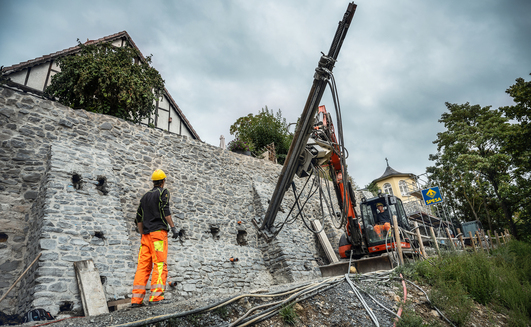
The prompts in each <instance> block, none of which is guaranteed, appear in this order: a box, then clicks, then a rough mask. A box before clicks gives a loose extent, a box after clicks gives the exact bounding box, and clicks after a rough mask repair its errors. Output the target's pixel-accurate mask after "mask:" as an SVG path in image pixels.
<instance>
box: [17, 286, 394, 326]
mask: <svg viewBox="0 0 531 327" xmlns="http://www.w3.org/2000/svg"><path fill="white" fill-rule="evenodd" d="M324 280H325V279H321V280H318V281H317V282H319V281H324ZM354 283H355V284H356V285H357V286H358V287H360V288H361V289H364V290H367V291H368V292H369V293H370V294H371V295H372V296H373V297H374V298H375V299H376V300H377V301H378V302H380V303H381V304H383V305H384V306H385V307H387V308H388V309H390V310H392V311H393V312H396V311H397V305H396V302H395V300H396V298H397V297H398V296H397V295H396V293H395V290H394V289H395V288H394V287H393V285H392V283H391V282H375V281H363V280H359V281H356V279H354ZM395 284H396V283H395ZM301 285H303V284H301V283H299V284H289V285H278V286H275V287H271V288H270V289H268V290H267V291H268V292H270V293H278V292H283V291H285V290H287V289H290V288H295V287H298V286H301ZM256 294H262V293H256ZM361 294H362V296H363V298H364V299H365V301H366V303H367V305H368V306H369V307H370V308H371V309H372V312H374V314H375V315H376V317H377V319H378V321H379V324H380V326H392V325H393V318H394V316H392V315H391V314H390V313H388V312H387V311H385V310H384V309H382V308H381V307H380V306H379V305H377V304H376V303H374V301H373V300H372V299H370V298H369V297H368V296H367V295H366V294H364V293H363V292H361ZM288 296H289V295H284V296H280V297H268V298H264V297H245V298H241V299H238V300H236V301H234V302H232V303H230V304H228V305H225V306H223V307H222V308H219V309H215V310H211V311H207V312H203V313H199V314H189V315H186V316H183V317H179V318H172V319H166V320H164V321H161V322H158V323H151V324H147V323H148V321H145V322H143V323H138V325H144V326H160V327H165V326H168V327H170V326H176V327H177V326H179V327H198V326H228V325H229V324H230V323H231V322H233V321H235V320H236V319H238V318H239V317H241V316H243V315H244V314H245V313H246V312H247V311H248V310H249V309H251V308H253V307H256V306H261V305H264V304H267V303H271V302H276V301H279V300H285V299H286V298H287V297H288ZM220 301H221V299H219V298H208V299H206V298H202V299H194V300H188V301H183V302H169V303H166V304H159V305H156V306H144V307H139V308H126V309H122V310H118V311H115V312H112V313H109V314H105V315H100V316H95V317H83V318H70V319H65V320H63V321H58V322H55V323H52V324H50V325H47V326H53V327H66V326H69V327H70V326H86V325H90V326H93V327H104V326H105V327H108V326H116V325H120V324H126V323H131V322H135V321H141V320H144V319H149V318H155V317H159V316H162V315H169V314H175V313H184V312H188V311H191V310H194V309H197V308H201V307H204V306H208V305H211V304H213V303H217V302H220ZM294 310H295V312H296V313H297V316H298V323H297V324H296V325H297V326H308V327H310V326H315V327H317V326H319V327H320V326H375V324H374V323H373V322H372V320H371V319H370V317H369V314H368V313H367V311H366V310H365V309H364V307H363V305H362V303H361V302H360V300H359V299H358V298H357V296H356V294H355V293H354V291H353V290H352V288H351V287H350V285H349V284H348V283H347V282H346V280H345V279H344V278H343V279H341V280H340V281H338V282H337V283H336V285H335V286H333V287H331V288H329V289H328V290H325V291H319V292H316V293H312V296H311V297H309V298H307V299H305V300H302V301H300V302H298V303H297V304H295V305H294ZM259 312H260V310H257V311H255V312H252V313H251V314H250V316H252V315H254V314H256V313H259ZM42 323H45V322H36V323H26V324H23V325H20V326H36V325H39V324H42ZM283 325H284V323H283V321H282V320H281V318H280V317H279V315H278V314H276V315H274V316H273V317H271V318H269V319H267V320H264V321H261V322H258V323H255V324H254V325H253V326H261V327H265V326H283Z"/></svg>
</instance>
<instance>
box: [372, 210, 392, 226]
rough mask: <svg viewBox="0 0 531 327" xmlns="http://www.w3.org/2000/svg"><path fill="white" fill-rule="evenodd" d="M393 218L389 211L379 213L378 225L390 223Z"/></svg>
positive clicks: (377, 216)
mask: <svg viewBox="0 0 531 327" xmlns="http://www.w3.org/2000/svg"><path fill="white" fill-rule="evenodd" d="M390 222H391V217H390V216H389V212H388V211H387V210H384V212H380V211H378V212H377V213H376V223H379V224H383V223H390Z"/></svg>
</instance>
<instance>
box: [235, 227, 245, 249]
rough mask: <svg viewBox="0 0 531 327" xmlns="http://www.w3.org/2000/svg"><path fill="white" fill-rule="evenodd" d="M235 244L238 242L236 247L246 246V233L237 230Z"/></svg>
mask: <svg viewBox="0 0 531 327" xmlns="http://www.w3.org/2000/svg"><path fill="white" fill-rule="evenodd" d="M236 242H238V245H242V246H243V245H247V232H246V231H244V230H239V231H238V235H236Z"/></svg>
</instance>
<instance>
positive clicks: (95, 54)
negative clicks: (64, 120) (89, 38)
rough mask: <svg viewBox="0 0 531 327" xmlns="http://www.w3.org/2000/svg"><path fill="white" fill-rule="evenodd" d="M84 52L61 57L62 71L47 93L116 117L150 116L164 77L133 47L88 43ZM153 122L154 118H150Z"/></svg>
mask: <svg viewBox="0 0 531 327" xmlns="http://www.w3.org/2000/svg"><path fill="white" fill-rule="evenodd" d="M78 45H79V47H80V52H78V53H76V54H75V55H71V56H65V57H62V58H60V59H58V64H59V66H60V67H61V72H59V73H57V74H56V75H54V76H53V77H52V82H51V84H50V86H48V87H47V88H46V90H45V94H47V95H48V96H51V97H55V98H57V99H58V101H59V102H61V103H62V104H64V105H66V106H70V107H72V108H74V109H85V110H87V111H92V112H97V113H101V114H107V115H112V116H116V117H119V118H122V119H126V120H132V121H133V122H135V123H138V122H140V121H141V120H142V119H143V118H146V117H150V115H151V114H152V113H153V112H154V110H155V104H154V102H155V100H156V99H158V98H159V97H160V96H161V94H162V92H163V90H164V80H163V79H162V77H161V76H160V74H159V72H158V71H157V70H156V69H155V68H153V67H151V66H150V63H151V56H148V57H146V58H145V60H143V59H141V54H140V53H139V52H138V50H136V49H135V48H133V47H128V46H125V47H115V46H113V45H112V44H110V43H98V44H90V45H84V44H82V43H80V42H79V39H78ZM150 122H151V121H150Z"/></svg>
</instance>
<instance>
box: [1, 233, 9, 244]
mask: <svg viewBox="0 0 531 327" xmlns="http://www.w3.org/2000/svg"><path fill="white" fill-rule="evenodd" d="M8 237H9V236H7V234H6V233H0V243H3V242H7V239H8Z"/></svg>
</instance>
